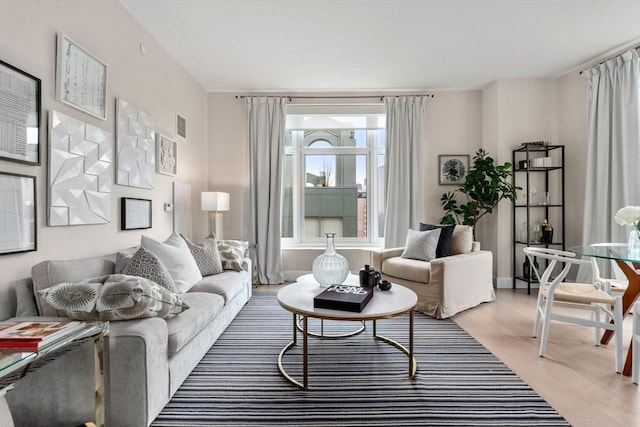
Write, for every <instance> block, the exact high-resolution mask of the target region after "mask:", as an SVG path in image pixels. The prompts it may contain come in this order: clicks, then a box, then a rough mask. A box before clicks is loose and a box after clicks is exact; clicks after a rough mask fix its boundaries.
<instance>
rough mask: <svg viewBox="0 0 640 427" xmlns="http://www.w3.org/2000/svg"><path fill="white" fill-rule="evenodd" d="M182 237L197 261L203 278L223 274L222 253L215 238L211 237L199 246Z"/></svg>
mask: <svg viewBox="0 0 640 427" xmlns="http://www.w3.org/2000/svg"><path fill="white" fill-rule="evenodd" d="M180 236H182V238H183V239H184V241H185V242H186V243H187V246H188V247H189V250H190V251H191V255H193V259H194V260H196V264H197V265H198V268H199V269H200V274H202V275H203V276H211V275H212V274H220V273H222V260H221V259H220V252H219V251H218V244H217V243H216V238H215V237H212V236H209V237H207V238H206V239H204V241H203V242H202V243H200V244H199V245H197V244H195V243H193V242H192V241H190V240H189V239H188V238H186V237H185V236H183V235H182V234H181V235H180Z"/></svg>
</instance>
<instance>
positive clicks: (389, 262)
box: [381, 257, 431, 283]
mask: <svg viewBox="0 0 640 427" xmlns="http://www.w3.org/2000/svg"><path fill="white" fill-rule="evenodd" d="M381 270H382V272H383V273H384V274H386V275H387V276H393V277H397V278H399V279H404V280H410V281H412V282H420V283H429V279H430V277H431V263H429V262H424V261H420V260H416V259H409V258H401V257H393V258H387V259H385V260H384V261H383V262H382V268H381Z"/></svg>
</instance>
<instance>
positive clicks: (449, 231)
mask: <svg viewBox="0 0 640 427" xmlns="http://www.w3.org/2000/svg"><path fill="white" fill-rule="evenodd" d="M455 227H456V225H455V224H448V225H443V224H440V225H433V224H424V223H422V222H421V223H420V231H427V230H435V229H436V228H439V229H440V230H441V231H440V238H439V239H438V247H437V248H436V258H442V257H446V256H449V247H450V246H451V236H452V235H453V229H454V228H455Z"/></svg>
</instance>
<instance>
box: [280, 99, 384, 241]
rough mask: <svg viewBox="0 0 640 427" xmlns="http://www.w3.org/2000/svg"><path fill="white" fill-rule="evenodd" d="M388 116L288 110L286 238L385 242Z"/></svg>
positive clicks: (372, 111) (368, 109)
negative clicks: (327, 236)
mask: <svg viewBox="0 0 640 427" xmlns="http://www.w3.org/2000/svg"><path fill="white" fill-rule="evenodd" d="M384 126H385V115H384V107H383V106H382V105H376V106H362V105H360V106H330V105H322V106H302V105H290V106H289V107H288V113H287V130H286V143H285V158H284V167H283V172H284V177H283V178H284V179H283V209H282V237H283V239H285V240H286V241H288V242H291V243H313V242H318V241H323V240H324V237H325V233H335V235H336V240H337V241H339V242H341V243H342V244H348V243H354V244H366V243H371V242H377V241H379V240H381V239H382V237H383V229H384V145H385V129H384Z"/></svg>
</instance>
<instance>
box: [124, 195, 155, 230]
mask: <svg viewBox="0 0 640 427" xmlns="http://www.w3.org/2000/svg"><path fill="white" fill-rule="evenodd" d="M151 218H152V205H151V200H148V199H133V198H129V197H121V198H120V230H141V229H145V228H151Z"/></svg>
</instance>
